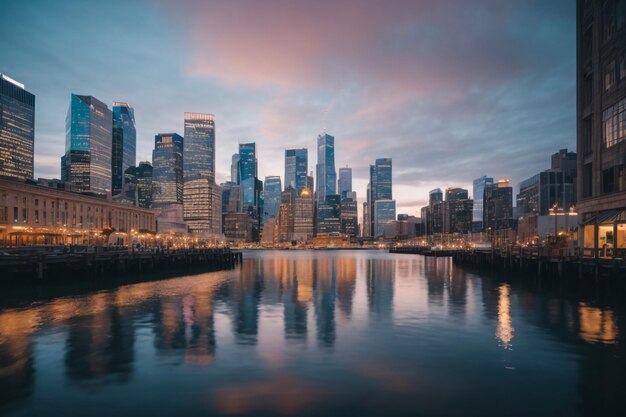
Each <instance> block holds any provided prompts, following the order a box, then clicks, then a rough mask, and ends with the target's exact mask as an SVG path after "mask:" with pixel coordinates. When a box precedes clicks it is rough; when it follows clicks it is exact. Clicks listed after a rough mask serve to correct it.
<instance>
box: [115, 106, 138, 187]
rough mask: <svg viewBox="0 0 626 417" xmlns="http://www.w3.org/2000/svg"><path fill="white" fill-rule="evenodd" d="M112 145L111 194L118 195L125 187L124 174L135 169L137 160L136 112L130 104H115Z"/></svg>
mask: <svg viewBox="0 0 626 417" xmlns="http://www.w3.org/2000/svg"><path fill="white" fill-rule="evenodd" d="M111 113H112V118H113V128H112V145H111V175H112V178H111V193H112V194H113V195H117V194H119V193H120V192H121V191H122V187H123V185H124V173H125V172H126V170H127V169H128V168H130V167H134V166H135V163H136V158H137V128H136V126H135V110H134V109H133V108H132V107H131V106H130V104H128V103H122V102H117V101H116V102H113V105H112V106H111Z"/></svg>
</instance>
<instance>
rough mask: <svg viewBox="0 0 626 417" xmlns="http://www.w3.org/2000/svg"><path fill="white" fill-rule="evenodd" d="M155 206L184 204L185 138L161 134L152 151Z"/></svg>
mask: <svg viewBox="0 0 626 417" xmlns="http://www.w3.org/2000/svg"><path fill="white" fill-rule="evenodd" d="M152 166H153V172H152V180H153V182H154V186H155V190H154V206H155V207H163V206H166V205H168V204H182V203H183V137H182V136H180V135H179V134H177V133H159V134H158V135H156V136H155V137H154V150H153V151H152Z"/></svg>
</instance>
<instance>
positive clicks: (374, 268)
mask: <svg viewBox="0 0 626 417" xmlns="http://www.w3.org/2000/svg"><path fill="white" fill-rule="evenodd" d="M365 265H366V266H365V274H366V282H367V301H368V305H369V311H370V314H371V315H372V316H374V317H376V318H379V319H380V318H391V315H392V312H393V286H394V282H395V266H394V261H393V260H391V259H370V260H368V261H367V262H366V264H365Z"/></svg>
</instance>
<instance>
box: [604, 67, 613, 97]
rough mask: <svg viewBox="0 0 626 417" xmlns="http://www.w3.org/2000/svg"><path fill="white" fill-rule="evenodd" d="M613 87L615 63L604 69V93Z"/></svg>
mask: <svg viewBox="0 0 626 417" xmlns="http://www.w3.org/2000/svg"><path fill="white" fill-rule="evenodd" d="M613 85H615V61H611V63H610V64H608V65H607V66H605V67H604V91H609V90H610V89H611V88H612V87H613Z"/></svg>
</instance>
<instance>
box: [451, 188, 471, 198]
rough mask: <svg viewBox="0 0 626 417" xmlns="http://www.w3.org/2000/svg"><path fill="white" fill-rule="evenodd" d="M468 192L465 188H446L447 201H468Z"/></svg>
mask: <svg viewBox="0 0 626 417" xmlns="http://www.w3.org/2000/svg"><path fill="white" fill-rule="evenodd" d="M468 198H469V197H468V192H467V190H466V189H464V188H458V187H450V188H446V201H453V200H467V199H468Z"/></svg>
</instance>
